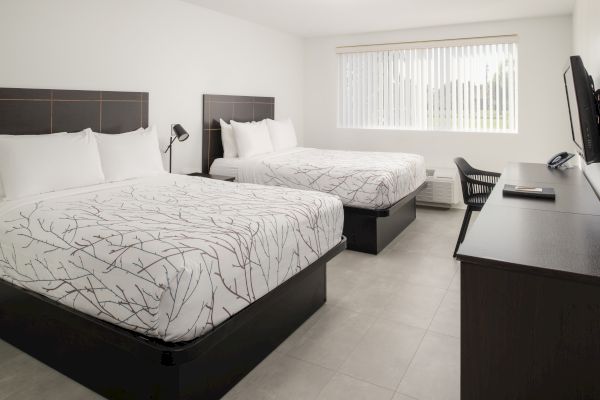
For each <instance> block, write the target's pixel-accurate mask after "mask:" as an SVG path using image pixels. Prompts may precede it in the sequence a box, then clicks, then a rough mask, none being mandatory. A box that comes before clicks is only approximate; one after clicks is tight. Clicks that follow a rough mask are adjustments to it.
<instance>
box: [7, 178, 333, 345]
mask: <svg viewBox="0 0 600 400" xmlns="http://www.w3.org/2000/svg"><path fill="white" fill-rule="evenodd" d="M342 221H343V210H342V206H341V204H340V202H339V200H338V199H336V198H335V197H333V196H325V195H322V194H320V193H318V192H314V193H310V194H304V193H302V196H299V193H298V191H297V190H290V189H285V188H272V189H271V190H264V188H263V187H260V186H257V185H247V184H246V185H244V184H238V185H235V190H232V186H231V185H229V184H228V183H227V182H222V181H215V180H210V179H204V178H196V177H189V176H178V175H169V174H164V175H162V176H157V177H152V178H143V179H138V180H135V181H133V182H132V181H125V182H119V183H107V184H102V185H96V186H92V187H86V188H81V189H75V190H67V191H64V192H54V193H48V194H43V195H37V196H31V197H28V198H25V199H22V200H15V201H4V202H0V278H2V279H3V280H5V281H7V282H10V283H12V284H14V285H17V286H20V287H23V288H26V289H29V290H32V291H34V292H37V293H40V294H43V295H45V296H47V297H49V298H51V299H54V300H56V301H59V302H61V303H63V304H65V305H68V306H70V307H72V308H74V309H77V310H79V311H82V312H84V313H87V314H89V315H92V316H95V317H97V318H100V319H103V320H105V321H108V322H111V323H114V324H116V325H118V326H121V327H123V328H126V329H130V330H133V331H135V332H139V333H141V334H143V335H146V336H150V337H155V338H159V339H162V340H164V341H167V342H175V341H187V340H191V339H194V338H196V337H198V336H200V335H202V334H204V333H206V332H207V331H209V330H211V329H212V328H213V327H214V326H217V325H218V324H220V323H221V322H223V321H224V320H226V319H227V318H229V317H230V316H232V315H234V314H235V313H237V312H239V311H240V310H242V309H244V308H245V307H246V306H248V305H249V304H251V303H252V302H254V301H255V300H257V299H258V298H260V297H262V296H263V295H264V294H265V293H267V292H268V291H269V290H271V289H273V288H275V287H277V286H278V285H280V284H281V283H283V282H285V281H286V280H287V279H289V278H291V277H292V276H294V275H295V274H296V273H298V272H299V271H301V270H302V269H304V268H306V267H307V266H308V265H310V264H311V263H313V262H314V261H316V260H317V259H318V258H320V257H321V256H322V255H324V254H325V253H326V252H327V251H329V250H330V249H331V248H333V247H334V246H335V245H336V244H338V243H339V241H340V237H341V236H342V224H343V223H342Z"/></svg>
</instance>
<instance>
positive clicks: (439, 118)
mask: <svg viewBox="0 0 600 400" xmlns="http://www.w3.org/2000/svg"><path fill="white" fill-rule="evenodd" d="M517 50H518V49H517V37H516V36H502V37H493V38H489V37H488V38H477V39H466V40H464V39H458V40H446V41H435V42H418V43H402V44H386V45H373V46H350V47H340V48H338V49H337V53H338V55H337V58H338V68H339V77H338V79H339V81H338V127H340V128H366V129H380V128H383V129H399V130H424V131H463V132H465V131H466V132H505V133H516V132H517V128H518V109H519V106H518V87H519V85H518V78H519V77H518V51H517Z"/></svg>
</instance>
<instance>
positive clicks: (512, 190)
mask: <svg viewBox="0 0 600 400" xmlns="http://www.w3.org/2000/svg"><path fill="white" fill-rule="evenodd" d="M502 194H503V195H504V196H514V197H532V198H536V199H549V200H554V199H555V198H556V193H555V192H554V188H551V187H541V186H528V185H504V190H503V191H502Z"/></svg>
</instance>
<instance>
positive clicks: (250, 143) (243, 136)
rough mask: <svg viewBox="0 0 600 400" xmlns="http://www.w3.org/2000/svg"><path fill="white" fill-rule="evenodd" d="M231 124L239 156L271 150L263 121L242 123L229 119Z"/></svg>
mask: <svg viewBox="0 0 600 400" xmlns="http://www.w3.org/2000/svg"><path fill="white" fill-rule="evenodd" d="M231 126H232V127H233V134H234V136H235V143H236V145H237V150H238V156H239V157H240V158H248V157H253V156H257V155H260V154H265V153H272V152H273V145H272V144H271V137H270V135H269V128H268V127H267V123H266V122H265V121H260V122H243V123H242V122H236V121H231Z"/></svg>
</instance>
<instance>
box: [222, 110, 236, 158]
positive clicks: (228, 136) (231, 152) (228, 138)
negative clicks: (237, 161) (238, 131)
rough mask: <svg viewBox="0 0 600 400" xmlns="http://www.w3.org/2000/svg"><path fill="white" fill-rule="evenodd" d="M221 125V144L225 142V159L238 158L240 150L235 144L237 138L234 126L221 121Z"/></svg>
mask: <svg viewBox="0 0 600 400" xmlns="http://www.w3.org/2000/svg"><path fill="white" fill-rule="evenodd" d="M219 123H220V124H221V142H223V158H236V157H237V156H238V149H237V145H236V143H235V136H234V135H233V126H231V125H230V124H228V123H227V122H225V121H223V120H222V119H221V120H219Z"/></svg>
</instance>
